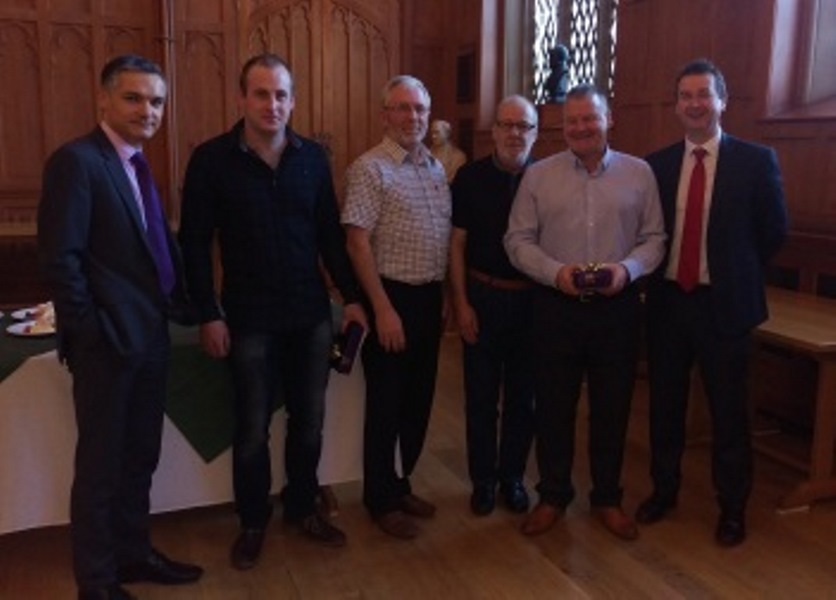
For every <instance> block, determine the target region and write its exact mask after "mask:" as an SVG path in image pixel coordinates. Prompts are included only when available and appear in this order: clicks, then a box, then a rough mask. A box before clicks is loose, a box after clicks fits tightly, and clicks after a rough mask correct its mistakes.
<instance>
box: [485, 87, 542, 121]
mask: <svg viewBox="0 0 836 600" xmlns="http://www.w3.org/2000/svg"><path fill="white" fill-rule="evenodd" d="M511 104H518V105H521V106H525V107H526V110H527V111H528V112H529V113H531V114H532V115H534V119H533V121H532V123H533V124H534V125H537V120H538V118H539V116H538V114H537V107H536V106H534V103H533V102H532V101H531V100H529V99H528V98H526V97H525V96H522V95H520V94H511V95H510V96H505V97H504V98H503V99H502V100H500V101H499V104H497V105H496V111H495V112H494V116H493V118H494V121H496V119H497V117H499V111H500V110H502V109H503V108H505V107H506V106H509V105H511Z"/></svg>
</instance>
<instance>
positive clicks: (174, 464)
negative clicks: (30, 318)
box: [0, 340, 364, 534]
mask: <svg viewBox="0 0 836 600" xmlns="http://www.w3.org/2000/svg"><path fill="white" fill-rule="evenodd" d="M4 343H10V340H4ZM175 368H176V366H175V367H173V370H174V369H175ZM363 398H364V383H363V376H362V370H361V369H360V368H359V365H356V366H355V368H354V370H353V371H352V373H351V375H348V376H346V375H340V374H337V373H332V375H331V379H330V383H329V386H328V392H327V398H326V403H327V404H326V419H325V428H324V432H323V438H324V442H323V444H324V445H323V453H322V460H321V462H320V466H319V476H320V481H321V482H322V483H323V484H329V483H338V482H343V481H350V480H356V479H359V478H360V477H361V473H362V459H361V456H362V423H363ZM203 417H204V418H205V415H203ZM221 418H223V417H221ZM271 436H272V442H271V450H272V457H273V481H274V491H277V490H278V488H280V487H281V486H282V484H283V479H284V475H283V473H284V468H283V465H284V417H283V409H279V411H277V413H276V416H275V418H274V419H273V427H272V430H271ZM75 440H76V429H75V419H74V416H73V404H72V398H71V378H70V375H69V373H68V372H67V370H66V369H65V368H64V367H63V366H62V365H61V364H59V362H58V360H57V358H56V355H55V352H54V351H50V352H47V353H43V354H39V355H35V356H31V357H29V358H28V359H26V360H25V362H23V364H22V365H20V366H19V367H18V368H17V369H16V370H15V371H14V372H13V373H11V374H10V375H9V376H8V377H6V378H5V379H4V380H3V381H2V382H0V534H3V533H9V532H12V531H18V530H22V529H29V528H33V527H42V526H47V525H57V524H63V523H67V522H68V510H69V494H70V485H71V483H72V476H73V454H74V448H75ZM231 465H232V457H231V450H230V449H229V448H225V449H224V450H222V451H221V452H220V453H219V454H217V456H214V457H212V458H211V459H210V460H208V461H207V460H206V459H205V458H203V457H202V456H201V454H200V453H198V452H197V451H196V450H195V449H194V447H193V445H192V443H190V442H189V441H188V439H187V438H186V437H185V436H184V434H183V433H181V428H178V427H177V426H175V425H174V421H172V420H171V419H170V418H169V417H168V416H167V417H166V418H165V424H164V428H163V441H162V455H161V458H160V465H159V467H158V469H157V471H156V473H155V475H154V482H153V488H152V490H151V508H152V511H153V512H165V511H171V510H178V509H183V508H187V507H194V506H205V505H210V504H218V503H223V502H228V501H230V500H231V499H232V474H231Z"/></svg>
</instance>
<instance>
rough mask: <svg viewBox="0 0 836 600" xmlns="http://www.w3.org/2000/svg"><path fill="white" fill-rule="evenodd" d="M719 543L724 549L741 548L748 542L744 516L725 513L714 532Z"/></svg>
mask: <svg viewBox="0 0 836 600" xmlns="http://www.w3.org/2000/svg"><path fill="white" fill-rule="evenodd" d="M714 538H715V539H716V540H717V543H718V544H719V545H720V546H723V547H724V548H732V547H734V546H739V545H740V544H742V543H743V542H744V541H745V540H746V522H745V520H744V518H743V516H742V515H732V514H726V513H723V514H721V515H720V519H719V520H718V521H717V530H716V531H715V532H714Z"/></svg>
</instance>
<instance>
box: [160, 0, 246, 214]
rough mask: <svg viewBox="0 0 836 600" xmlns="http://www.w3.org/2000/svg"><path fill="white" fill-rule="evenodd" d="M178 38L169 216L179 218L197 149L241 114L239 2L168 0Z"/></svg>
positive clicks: (172, 73)
mask: <svg viewBox="0 0 836 600" xmlns="http://www.w3.org/2000/svg"><path fill="white" fill-rule="evenodd" d="M168 3H169V5H168V7H167V11H166V12H167V14H168V15H170V16H171V19H170V21H169V23H170V25H167V27H168V28H169V29H170V30H168V31H166V32H165V35H166V36H167V37H170V38H171V39H172V42H173V47H172V51H171V53H170V56H169V58H168V62H169V64H170V65H171V66H170V69H169V83H170V86H171V90H170V95H169V106H168V117H169V121H168V122H169V124H170V127H171V132H172V138H173V139H172V144H171V152H170V157H169V159H170V160H169V162H170V168H171V172H172V173H174V174H175V175H174V177H171V178H169V185H168V188H169V194H170V196H171V198H172V202H171V203H170V205H169V212H168V215H169V219H170V220H171V221H172V222H175V223H177V222H179V216H180V193H181V191H182V182H183V176H184V174H185V170H186V165H187V164H188V160H189V157H190V156H191V153H192V151H193V150H194V149H195V147H196V146H197V145H198V144H200V143H202V142H204V141H206V140H207V139H209V138H211V137H214V136H216V135H218V134H220V133H222V132H223V131H225V130H227V129H229V127H231V126H232V124H233V123H234V122H235V121H236V120H237V118H238V110H237V102H236V101H237V98H238V70H239V64H238V37H237V20H238V11H237V9H236V4H235V2H234V0H181V1H175V0H168Z"/></svg>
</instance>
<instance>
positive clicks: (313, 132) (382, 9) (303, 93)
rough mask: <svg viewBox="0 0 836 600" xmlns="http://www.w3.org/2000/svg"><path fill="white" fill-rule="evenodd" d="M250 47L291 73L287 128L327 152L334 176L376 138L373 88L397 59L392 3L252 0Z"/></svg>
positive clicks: (377, 88)
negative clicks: (282, 62)
mask: <svg viewBox="0 0 836 600" xmlns="http://www.w3.org/2000/svg"><path fill="white" fill-rule="evenodd" d="M251 7H252V10H251V12H250V13H249V17H248V21H247V31H246V36H245V37H246V39H247V40H248V43H247V47H248V53H249V54H255V53H257V52H262V51H265V50H272V51H275V52H278V53H279V54H281V55H283V56H284V57H285V58H286V59H287V60H288V61H289V63H290V65H291V68H292V69H293V73H294V84H295V92H294V93H295V96H296V107H295V109H294V117H293V127H294V128H296V129H297V130H298V131H299V132H300V133H301V134H303V135H307V136H311V137H314V138H315V139H317V140H319V141H320V142H322V143H323V144H325V145H326V147H327V149H328V150H329V151H330V153H331V158H332V161H333V163H332V164H333V170H334V177H335V180H336V181H337V182H338V185H337V188H338V190H339V189H340V187H341V186H340V185H339V182H340V181H341V180H342V176H343V173H344V171H345V169H346V167H347V166H348V164H349V163H350V162H351V161H352V160H354V158H356V157H357V156H358V155H359V154H361V153H362V152H364V151H365V150H367V149H368V148H369V147H371V146H372V145H374V144H375V143H377V141H379V139H380V131H381V129H380V127H381V126H380V122H379V110H378V109H379V101H378V98H379V92H380V89H381V88H382V87H383V84H384V83H385V82H386V80H387V79H388V78H389V77H390V76H391V75H392V74H393V73H394V71H395V69H396V68H397V64H398V56H399V54H398V47H399V43H400V36H399V28H398V23H399V14H400V13H399V11H398V3H394V2H387V1H379V2H349V1H343V2H336V1H331V0H311V1H303V2H300V1H297V2H287V1H274V2H260V3H255V2H254V3H252V5H251Z"/></svg>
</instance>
